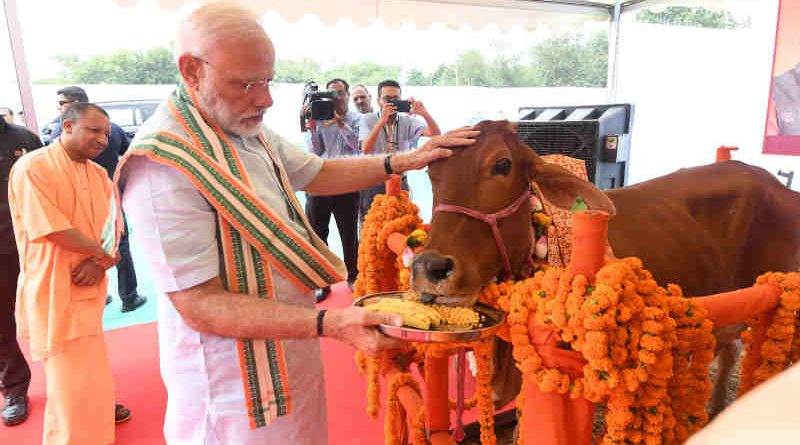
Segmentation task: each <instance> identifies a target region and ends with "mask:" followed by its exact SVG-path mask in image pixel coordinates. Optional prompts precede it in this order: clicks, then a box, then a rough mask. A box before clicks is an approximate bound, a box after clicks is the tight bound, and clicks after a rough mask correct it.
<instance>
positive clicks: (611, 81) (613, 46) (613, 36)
mask: <svg viewBox="0 0 800 445" xmlns="http://www.w3.org/2000/svg"><path fill="white" fill-rule="evenodd" d="M621 15H622V0H617V2H616V4H615V5H614V11H613V12H612V13H611V22H610V24H609V30H608V80H607V85H606V91H607V92H608V93H607V96H606V98H607V100H608V103H616V101H617V78H618V77H619V29H620V17H621Z"/></svg>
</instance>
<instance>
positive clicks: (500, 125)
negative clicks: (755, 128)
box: [412, 122, 800, 411]
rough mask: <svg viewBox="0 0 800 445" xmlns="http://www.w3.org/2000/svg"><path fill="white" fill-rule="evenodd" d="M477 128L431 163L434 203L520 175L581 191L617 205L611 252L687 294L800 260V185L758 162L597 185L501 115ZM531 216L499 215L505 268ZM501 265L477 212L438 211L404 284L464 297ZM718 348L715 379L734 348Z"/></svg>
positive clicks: (520, 185) (485, 194)
mask: <svg viewBox="0 0 800 445" xmlns="http://www.w3.org/2000/svg"><path fill="white" fill-rule="evenodd" d="M479 128H480V130H481V132H482V133H481V136H480V139H479V141H478V142H477V143H476V144H474V145H472V146H470V147H466V148H464V149H459V150H457V151H456V152H455V153H454V154H453V156H451V157H450V158H448V159H446V160H443V161H439V162H436V163H434V164H432V165H430V166H429V169H428V171H429V175H430V178H431V183H432V185H433V204H434V208H436V207H437V206H438V205H440V204H455V205H458V206H462V207H464V208H469V209H472V210H474V211H477V212H483V213H487V214H488V213H494V212H498V211H499V210H502V209H504V208H507V207H508V206H509V204H510V203H512V202H513V201H514V200H515V199H517V198H518V197H519V196H521V195H523V194H524V193H525V190H527V188H528V184H529V181H534V182H536V183H537V185H538V186H539V188H540V190H541V191H542V194H543V195H544V196H545V197H546V198H547V199H548V200H549V201H550V202H552V203H553V204H554V205H557V206H559V207H562V208H569V207H570V206H571V204H572V203H573V202H574V200H575V198H576V197H577V196H582V197H583V198H584V200H585V201H586V202H587V203H588V205H589V207H590V208H594V209H604V210H608V211H609V212H611V213H612V214H613V213H614V210H615V209H616V216H615V217H612V218H611V221H610V223H609V241H610V243H611V247H612V248H613V251H614V253H615V254H616V255H617V256H619V257H625V256H638V257H640V258H642V260H643V261H644V264H645V267H646V268H647V269H649V270H650V271H651V272H652V273H653V275H654V276H655V277H656V279H657V280H658V281H659V282H661V283H663V284H666V283H677V284H679V285H680V286H681V287H682V288H683V290H684V292H685V293H686V295H707V294H713V293H718V292H724V291H728V290H733V289H737V288H741V287H746V286H750V285H752V284H753V282H754V281H755V279H756V277H757V276H758V275H759V274H761V273H763V272H766V271H794V270H798V268H800V224H799V223H798V222H799V221H800V194H798V193H796V192H793V191H791V190H789V189H787V188H786V187H784V186H782V185H781V184H780V182H778V181H777V180H776V179H775V178H774V177H772V175H770V174H769V173H768V172H766V171H764V170H763V169H761V168H758V167H753V166H750V165H746V164H743V163H740V162H725V163H719V164H712V165H707V166H703V167H696V168H690V169H683V170H680V171H678V172H675V173H673V174H670V175H667V176H664V177H661V178H657V179H653V180H651V181H647V182H644V183H640V184H637V185H634V186H630V187H626V188H622V189H617V190H610V191H608V192H607V193H603V192H601V191H600V190H599V189H597V188H596V187H594V185H592V184H590V183H589V182H587V181H583V180H580V179H578V178H576V177H575V176H574V175H572V174H570V173H569V172H567V171H566V170H563V169H561V168H560V167H558V166H555V165H552V164H545V163H544V162H543V161H542V160H541V159H540V158H539V156H538V155H537V154H536V153H535V152H534V151H533V150H531V149H530V148H529V147H527V146H525V145H524V144H522V143H521V142H520V141H519V139H518V137H517V136H516V134H515V133H514V132H513V131H512V129H511V127H510V125H509V124H508V123H507V122H483V123H481V124H479ZM530 227H531V226H530V206H529V203H527V202H526V203H523V204H522V205H521V206H520V207H519V208H518V209H514V211H513V213H511V214H510V215H509V216H507V217H505V218H503V219H500V220H499V222H498V228H499V234H500V236H501V239H502V243H503V244H504V245H505V248H506V250H507V252H508V253H507V256H508V260H509V263H510V268H511V272H512V274H514V275H516V274H518V273H519V272H520V271H521V270H522V269H523V267H524V265H525V263H526V261H527V258H528V257H529V255H530V252H531V245H532V242H533V239H532V235H531V228H530ZM503 270H504V266H503V255H502V254H501V252H500V249H499V248H498V242H497V241H496V240H495V237H494V236H493V234H492V230H491V228H490V226H489V225H488V224H487V223H486V222H483V221H480V220H478V219H476V218H475V217H471V216H467V215H465V214H463V213H459V212H452V211H448V212H435V214H434V217H433V220H432V221H431V230H430V233H429V237H428V241H427V243H426V245H425V248H424V250H423V251H421V252H420V253H419V254H418V255H417V257H416V258H415V260H414V263H413V266H412V271H413V281H412V286H413V288H414V290H415V291H417V292H418V293H419V294H421V295H423V296H424V297H425V299H426V300H429V301H431V300H433V301H435V302H436V303H441V304H449V305H471V304H473V303H474V301H475V298H476V294H477V292H478V290H479V289H480V288H481V287H482V286H484V285H486V284H487V283H489V282H490V280H492V279H493V278H494V277H496V276H499V275H501V274H503V273H504V272H503ZM732 337H734V336H730V335H729V336H728V339H727V341H725V342H723V341H722V340H720V346H723V343H724V344H728V345H730V344H731V342H730V339H732ZM726 349H727V350H728V351H729V353H728V355H727V357H726V360H725V361H724V362H723V363H721V364H720V374H719V377H720V379H719V380H720V381H722V382H724V381H727V374H728V373H729V371H730V368H731V364H732V362H733V360H734V359H735V355H734V354H735V351H736V350H735V349H733V348H731V347H728V348H726ZM724 395H725V390H724V385H718V389H716V390H715V394H714V400H715V402H714V403H713V404H712V405H714V406H715V411H716V410H718V409H721V405H722V401H723V400H724Z"/></svg>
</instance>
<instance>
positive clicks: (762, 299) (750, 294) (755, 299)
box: [692, 284, 781, 329]
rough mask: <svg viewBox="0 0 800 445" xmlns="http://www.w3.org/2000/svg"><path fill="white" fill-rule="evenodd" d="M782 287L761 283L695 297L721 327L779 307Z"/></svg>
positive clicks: (710, 317)
mask: <svg viewBox="0 0 800 445" xmlns="http://www.w3.org/2000/svg"><path fill="white" fill-rule="evenodd" d="M780 296H781V289H780V288H779V287H778V286H774V285H772V284H759V285H756V286H753V287H746V288H744V289H739V290H735V291H731V292H725V293H722V294H716V295H709V296H707V297H699V298H694V299H692V301H694V302H695V303H699V304H700V305H701V306H703V307H704V308H706V309H707V310H708V319H709V320H711V321H712V322H713V323H714V328H715V329H719V328H722V327H725V326H728V325H731V324H734V323H739V322H742V321H746V320H749V319H751V318H753V317H755V316H756V315H758V314H761V313H764V312H767V311H770V310H772V309H775V308H776V307H778V303H780Z"/></svg>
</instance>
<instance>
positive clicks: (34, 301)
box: [8, 103, 120, 445]
mask: <svg viewBox="0 0 800 445" xmlns="http://www.w3.org/2000/svg"><path fill="white" fill-rule="evenodd" d="M108 132H109V120H108V115H107V114H106V112H105V111H103V109H102V108H100V107H98V106H97V105H94V104H88V103H86V104H84V103H82V104H75V105H73V107H71V108H70V110H69V111H68V112H67V113H66V114H65V116H64V132H63V134H62V135H61V137H60V138H59V139H58V140H57V141H55V142H54V143H53V144H51V145H50V146H48V147H46V148H43V149H40V150H37V151H35V152H32V153H29V154H27V155H25V156H23V157H22V158H21V159H20V160H19V161H17V163H16V164H15V165H14V168H13V169H12V171H11V177H10V179H9V191H8V194H9V205H10V207H11V217H12V222H13V226H14V235H15V238H16V241H17V248H18V251H19V256H20V277H19V285H18V288H17V319H18V322H19V330H20V333H21V335H22V336H25V337H30V347H31V355H32V356H33V359H34V360H42V361H43V362H44V371H45V380H46V384H47V406H46V408H45V415H44V438H43V443H44V444H45V445H53V444H58V445H66V444H76V445H78V444H80V445H91V444H98V445H104V444H110V443H113V442H114V421H115V415H116V414H117V412H116V411H118V409H117V410H115V404H114V385H113V382H112V377H111V369H110V367H109V363H108V357H107V355H106V349H105V343H104V341H103V308H104V307H105V299H106V287H107V278H106V274H105V271H106V269H108V268H109V267H111V266H113V265H114V264H115V263H116V262H117V256H116V254H115V249H116V239H117V235H118V229H119V227H120V226H119V224H120V221H119V219H118V215H117V213H118V211H117V208H116V204H115V199H114V194H113V193H112V190H113V189H112V185H111V182H110V181H109V179H108V176H107V173H106V171H105V170H103V168H102V167H100V166H99V165H97V164H95V163H94V162H92V161H91V159H92V158H94V157H95V156H97V155H98V154H99V153H101V152H102V151H103V150H104V149H105V147H106V144H107V141H108Z"/></svg>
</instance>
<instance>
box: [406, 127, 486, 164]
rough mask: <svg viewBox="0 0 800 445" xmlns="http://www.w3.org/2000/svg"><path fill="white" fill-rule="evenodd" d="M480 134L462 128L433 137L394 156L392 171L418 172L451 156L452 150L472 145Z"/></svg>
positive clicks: (471, 129)
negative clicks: (412, 148)
mask: <svg viewBox="0 0 800 445" xmlns="http://www.w3.org/2000/svg"><path fill="white" fill-rule="evenodd" d="M480 134H481V132H480V131H478V130H474V129H473V127H462V128H458V129H456V130H451V131H448V132H447V133H445V134H442V135H439V136H433V137H432V138H430V139H429V140H428V142H426V143H425V144H424V145H423V146H422V147H419V148H417V149H416V150H412V151H409V152H405V153H399V154H396V155H394V157H393V158H392V169H393V170H394V171H395V172H398V173H402V172H406V171H408V170H419V169H421V168H424V167H426V166H427V165H428V164H430V163H431V162H433V161H436V160H437V159H442V158H446V157H448V156H450V155H451V154H453V152H452V150H451V149H452V148H457V147H465V146H467V145H472V144H474V143H475V140H476V138H477V137H478V136H479V135H480Z"/></svg>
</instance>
